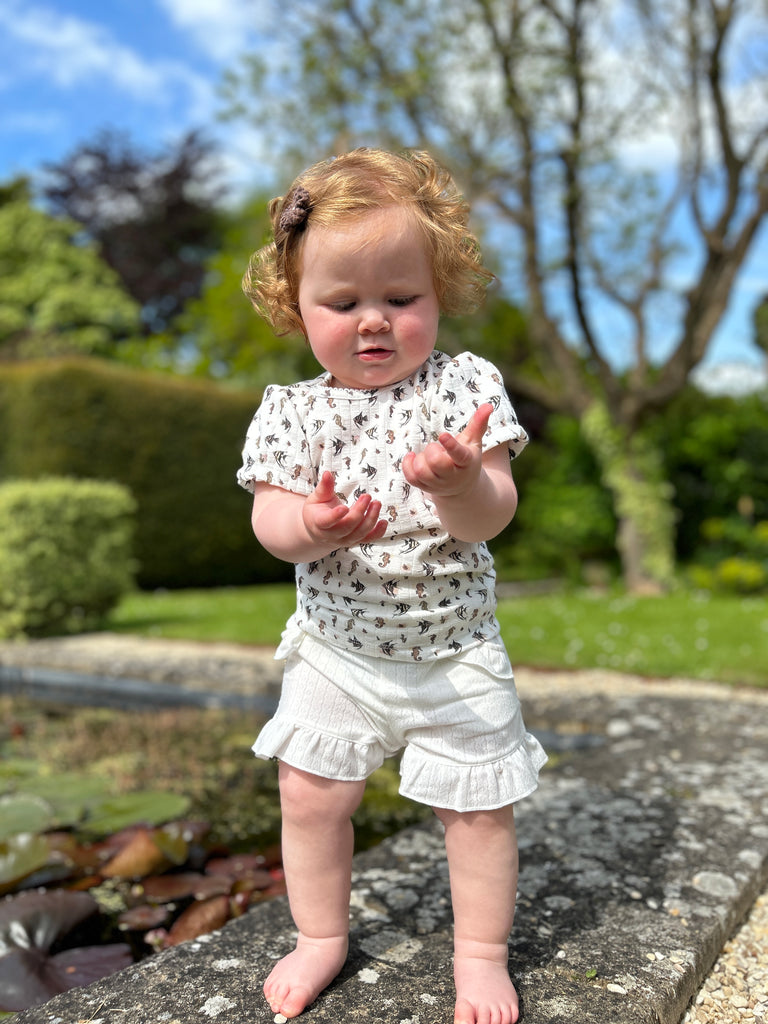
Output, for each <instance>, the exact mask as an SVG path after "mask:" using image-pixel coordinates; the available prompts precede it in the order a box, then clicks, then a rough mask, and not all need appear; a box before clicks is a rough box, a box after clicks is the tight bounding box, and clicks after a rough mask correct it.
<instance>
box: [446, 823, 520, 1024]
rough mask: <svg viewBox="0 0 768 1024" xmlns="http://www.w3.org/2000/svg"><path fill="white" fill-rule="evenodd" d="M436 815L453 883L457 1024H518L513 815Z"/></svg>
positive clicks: (515, 870)
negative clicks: (510, 947) (512, 949)
mask: <svg viewBox="0 0 768 1024" xmlns="http://www.w3.org/2000/svg"><path fill="white" fill-rule="evenodd" d="M435 811H436V813H437V815H438V817H439V818H440V820H441V821H442V822H443V824H444V825H445V848H446V852H447V854H448V867H449V870H450V877H451V899H452V902H453V914H454V978H455V981H456V1010H455V1016H454V1021H455V1024H515V1021H516V1020H517V1018H518V1012H519V1011H518V1002H517V993H516V992H515V987H514V985H513V984H512V981H511V979H510V977H509V970H508V956H509V954H508V951H507V940H508V939H509V933H510V931H511V930H512V921H513V919H514V914H515V897H516V895H517V839H516V836H515V821H514V809H513V807H512V805H511V804H510V805H509V806H508V807H502V808H499V809H498V810H495V811H472V812H467V813H460V812H458V811H447V810H444V809H440V808H435Z"/></svg>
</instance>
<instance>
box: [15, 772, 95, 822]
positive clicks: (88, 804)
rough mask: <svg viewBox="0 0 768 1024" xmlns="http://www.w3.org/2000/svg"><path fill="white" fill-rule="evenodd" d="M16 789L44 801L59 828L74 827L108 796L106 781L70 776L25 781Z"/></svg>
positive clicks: (42, 776) (64, 774) (64, 773)
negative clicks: (50, 808) (52, 813)
mask: <svg viewBox="0 0 768 1024" xmlns="http://www.w3.org/2000/svg"><path fill="white" fill-rule="evenodd" d="M18 789H19V790H23V791H24V792H25V793H32V794H34V795H35V796H38V797H41V798H42V799H43V800H45V801H46V803H48V804H49V805H50V806H51V807H52V809H53V812H54V817H55V821H54V822H53V824H54V825H55V826H56V827H58V828H61V827H62V826H65V825H76V824H77V823H78V822H79V821H81V820H82V819H83V818H84V817H85V816H86V815H87V814H88V813H89V811H90V810H91V808H93V807H95V806H98V805H99V804H102V803H103V802H104V800H106V799H107V798H108V796H109V792H110V787H109V782H108V781H107V780H105V779H100V778H94V777H92V776H88V775H76V774H74V773H72V772H61V773H60V774H58V775H55V776H51V775H37V776H35V777H34V778H26V779H24V781H23V783H21V784H20V785H19V787H18Z"/></svg>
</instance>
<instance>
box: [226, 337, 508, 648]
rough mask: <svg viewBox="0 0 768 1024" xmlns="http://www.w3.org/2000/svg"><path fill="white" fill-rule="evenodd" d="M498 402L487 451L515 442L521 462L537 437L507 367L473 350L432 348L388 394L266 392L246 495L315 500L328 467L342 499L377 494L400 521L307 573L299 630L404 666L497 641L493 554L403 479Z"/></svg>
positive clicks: (301, 578) (253, 436)
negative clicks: (456, 533) (278, 493)
mask: <svg viewBox="0 0 768 1024" xmlns="http://www.w3.org/2000/svg"><path fill="white" fill-rule="evenodd" d="M486 402H490V403H491V404H492V405H493V407H494V411H493V414H492V415H491V419H490V422H489V425H488V429H487V431H486V433H485V435H484V437H483V447H484V450H486V451H487V450H489V449H491V448H494V447H496V446H497V445H500V444H506V445H507V446H508V448H509V452H510V457H511V458H514V457H515V456H516V455H517V454H518V453H519V452H521V451H522V449H523V448H524V447H525V445H526V444H527V442H528V436H527V434H526V433H525V431H524V430H523V428H522V427H521V426H520V425H519V424H518V422H517V417H516V416H515V412H514V410H513V408H512V405H511V403H510V401H509V398H508V396H507V393H506V391H505V390H504V383H503V380H502V377H501V374H500V373H499V371H498V370H497V369H496V368H495V367H494V366H493V364H491V363H489V362H488V361H487V360H485V359H482V358H480V357H479V356H475V355H472V354H471V353H469V352H464V353H462V354H461V355H459V356H456V357H455V358H452V357H451V356H448V355H445V354H444V353H442V352H433V353H432V355H431V356H430V357H429V359H427V361H426V362H425V363H424V364H423V366H421V367H420V368H419V370H418V371H417V372H416V373H415V374H414V375H413V376H412V377H409V378H408V379H407V380H403V381H400V382H398V383H397V384H392V385H391V386H390V387H386V388H376V389H373V390H362V389H361V390H358V389H353V388H336V387H331V386H330V374H327V373H326V374H321V375H320V376H319V377H316V378H315V379H314V380H309V381H302V382H301V383H299V384H293V385H290V386H288V387H278V386H270V387H268V388H267V389H266V391H265V392H264V397H263V401H262V404H261V406H260V408H259V409H258V411H257V413H256V415H255V416H254V418H253V421H252V423H251V425H250V428H249V430H248V434H247V436H246V440H245V447H244V449H243V465H242V466H241V468H240V470H239V471H238V474H237V479H238V482H239V483H240V484H241V486H243V487H245V488H246V489H247V490H250V491H253V489H254V484H255V483H256V481H264V482H266V483H268V484H272V485H273V486H276V487H282V488H284V489H285V490H287V491H293V492H295V493H297V494H304V495H309V494H311V493H312V491H314V489H315V487H316V486H317V483H318V480H319V479H320V476H321V474H322V473H323V472H325V471H326V470H330V471H331V472H332V473H334V475H335V481H336V483H335V486H336V492H337V493H338V495H339V496H340V498H341V499H342V500H343V501H344V502H346V503H347V504H349V503H351V502H353V501H354V500H355V499H356V498H358V497H359V496H360V495H361V494H364V493H366V492H367V493H369V494H371V495H372V496H373V497H374V498H376V499H378V500H380V501H381V503H382V511H381V515H382V518H385V519H387V520H388V522H389V526H388V528H387V532H386V534H385V535H384V537H382V538H381V539H380V540H377V541H376V542H374V543H372V544H360V545H356V546H354V547H350V548H341V549H339V550H338V551H334V552H332V553H331V554H329V555H327V556H326V557H325V558H322V559H320V560H318V561H316V562H310V563H301V562H300V563H298V564H297V565H296V588H297V610H296V612H295V614H294V615H293V616H292V619H291V625H293V626H296V627H298V628H299V629H302V630H304V631H305V632H307V633H309V634H310V635H312V636H316V637H318V638H321V639H325V640H326V641H327V642H328V643H331V644H334V645H335V646H338V647H342V648H345V649H353V650H358V651H360V652H362V653H364V654H369V655H374V656H378V657H388V658H393V659H396V660H399V661H406V660H409V659H411V658H413V659H415V660H416V661H421V660H423V659H425V658H434V657H438V658H439V657H446V656H449V655H452V654H456V653H457V652H459V651H461V650H465V649H466V648H468V647H471V646H474V645H476V644H479V643H482V642H484V641H485V640H489V639H490V638H491V637H494V636H496V635H497V634H498V632H499V624H498V621H497V620H496V614H495V613H496V598H495V593H494V582H495V573H494V570H493V560H492V558H491V555H490V552H489V551H488V548H487V546H486V545H485V543H468V542H465V541H460V540H457V539H456V538H454V537H452V536H451V535H450V534H448V533H447V532H446V531H445V530H444V529H443V526H442V524H441V523H440V520H439V518H438V516H437V512H436V510H435V506H434V505H433V503H432V502H431V501H430V499H429V497H428V496H427V495H426V494H425V493H424V492H423V491H421V490H420V489H419V488H416V487H411V486H410V484H408V482H407V481H406V479H405V477H404V476H403V474H402V471H401V470H400V464H401V462H402V460H403V456H404V455H405V454H406V452H408V451H420V450H421V449H423V448H424V447H425V445H427V444H428V443H429V442H430V441H434V440H436V439H437V437H438V436H439V435H440V434H441V433H443V432H444V431H448V432H450V433H451V434H454V435H456V434H459V433H460V432H461V431H462V430H463V429H464V428H465V427H466V425H467V423H468V422H469V420H470V419H471V417H472V414H473V412H474V411H475V409H477V408H478V407H479V406H480V405H483V404H484V403H486Z"/></svg>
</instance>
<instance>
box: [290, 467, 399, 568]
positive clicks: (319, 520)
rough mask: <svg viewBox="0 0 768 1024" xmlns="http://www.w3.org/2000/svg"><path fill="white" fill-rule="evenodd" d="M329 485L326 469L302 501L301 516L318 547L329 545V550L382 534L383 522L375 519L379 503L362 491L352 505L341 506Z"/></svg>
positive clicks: (331, 474)
mask: <svg viewBox="0 0 768 1024" xmlns="http://www.w3.org/2000/svg"><path fill="white" fill-rule="evenodd" d="M333 486H334V476H333V473H331V472H328V471H326V472H325V473H323V475H322V476H321V477H320V482H319V483H318V485H317V487H316V488H315V490H314V491H313V492H312V494H310V495H309V497H308V498H307V499H306V500H305V502H304V508H303V510H302V518H303V521H304V528H305V529H306V531H307V533H308V534H309V537H310V539H311V540H312V541H313V542H314V543H316V544H317V545H318V546H319V547H328V545H330V546H331V547H330V550H333V549H335V548H342V547H343V548H349V547H353V546H354V545H355V544H362V543H363V542H370V541H374V540H378V539H379V538H380V537H383V536H384V533H385V531H386V529H387V522H386V520H385V519H379V513H380V512H381V502H380V501H374V499H373V498H372V497H371V496H370V494H363V495H361V496H360V497H359V498H358V499H357V501H356V502H355V503H354V505H345V504H344V502H343V501H341V500H340V499H339V497H338V495H337V494H336V492H335V490H334V489H333Z"/></svg>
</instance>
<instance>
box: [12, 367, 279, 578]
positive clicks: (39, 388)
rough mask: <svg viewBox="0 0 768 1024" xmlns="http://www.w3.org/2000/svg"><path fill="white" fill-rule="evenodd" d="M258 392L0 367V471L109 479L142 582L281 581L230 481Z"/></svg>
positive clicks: (124, 375)
mask: <svg viewBox="0 0 768 1024" xmlns="http://www.w3.org/2000/svg"><path fill="white" fill-rule="evenodd" d="M259 401H260V396H259V395H258V394H254V393H253V392H243V391H234V390H231V389H227V388H225V387H222V386H220V385H216V384H212V383H208V382H199V381H189V380H182V379H179V378H172V377H166V376H162V375H159V374H151V373H147V372H145V371H141V370H134V369H129V368H126V367H122V366H117V365H115V364H110V363H106V362H101V361H98V360H86V359H68V360H61V361H59V360H56V361H46V362H39V363H20V364H15V365H8V366H4V367H0V479H9V478H31V479H35V478H38V477H41V476H49V475H55V476H71V477H76V478H81V479H99V480H114V481H117V482H118V483H121V484H123V485H125V486H126V487H127V488H128V489H129V490H130V492H131V493H132V494H133V496H134V498H135V499H136V502H137V505H138V511H137V521H136V545H135V550H136V557H137V559H138V563H139V567H138V582H139V584H140V585H141V586H142V587H145V588H153V587H169V588H176V587H204V586H225V585H242V584H250V583H258V582H262V581H270V580H279V579H288V578H290V566H287V565H285V564H284V563H282V562H279V561H277V560H276V559H274V558H272V557H271V556H270V555H268V554H267V553H266V552H265V551H264V550H263V549H262V548H261V547H260V546H259V544H258V543H257V542H256V540H255V538H254V536H253V533H252V530H251V526H250V516H249V511H250V500H249V496H248V495H247V494H246V492H245V491H243V490H242V488H240V487H238V486H237V484H236V482H235V472H236V470H237V468H238V466H239V465H240V451H241V448H242V444H243V440H244V437H245V432H246V429H247V427H248V424H249V423H250V420H251V417H252V416H253V412H254V410H255V409H256V407H257V405H258V403H259Z"/></svg>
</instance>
